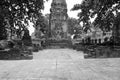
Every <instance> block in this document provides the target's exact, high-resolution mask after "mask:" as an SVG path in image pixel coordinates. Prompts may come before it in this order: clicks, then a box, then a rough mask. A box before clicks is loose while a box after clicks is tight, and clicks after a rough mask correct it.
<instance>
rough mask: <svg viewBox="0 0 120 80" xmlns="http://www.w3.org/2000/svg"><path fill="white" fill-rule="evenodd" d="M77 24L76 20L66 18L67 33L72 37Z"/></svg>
mask: <svg viewBox="0 0 120 80" xmlns="http://www.w3.org/2000/svg"><path fill="white" fill-rule="evenodd" d="M77 24H78V20H77V19H75V18H68V32H69V33H70V34H71V35H72V34H74V33H75V32H74V30H75V29H76V25H77Z"/></svg>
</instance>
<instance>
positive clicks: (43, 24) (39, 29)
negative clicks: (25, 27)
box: [35, 15, 49, 38]
mask: <svg viewBox="0 0 120 80" xmlns="http://www.w3.org/2000/svg"><path fill="white" fill-rule="evenodd" d="M48 27H49V21H48V18H47V16H43V15H42V16H40V17H39V18H38V20H37V21H36V27H35V29H36V32H35V36H36V37H37V38H42V37H44V38H45V37H46V36H47V31H48Z"/></svg>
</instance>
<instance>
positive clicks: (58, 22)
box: [50, 0, 68, 40]
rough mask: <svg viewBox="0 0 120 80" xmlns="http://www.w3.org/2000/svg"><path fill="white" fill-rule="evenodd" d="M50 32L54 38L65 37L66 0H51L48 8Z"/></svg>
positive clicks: (66, 33) (66, 32) (66, 31)
mask: <svg viewBox="0 0 120 80" xmlns="http://www.w3.org/2000/svg"><path fill="white" fill-rule="evenodd" d="M50 12H51V13H50V34H51V38H52V39H55V40H62V39H67V35H68V27H67V17H68V15H67V4H66V0H53V1H52V4H51V9H50Z"/></svg>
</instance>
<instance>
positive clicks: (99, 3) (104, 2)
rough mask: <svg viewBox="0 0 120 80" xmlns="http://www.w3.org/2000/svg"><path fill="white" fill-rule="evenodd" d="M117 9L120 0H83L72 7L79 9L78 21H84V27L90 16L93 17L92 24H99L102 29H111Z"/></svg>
mask: <svg viewBox="0 0 120 80" xmlns="http://www.w3.org/2000/svg"><path fill="white" fill-rule="evenodd" d="M119 9H120V0H83V2H82V3H81V4H76V5H74V7H73V8H72V10H80V13H79V14H78V16H79V21H80V22H81V21H82V22H83V23H84V27H86V25H89V22H90V19H91V18H95V20H94V22H93V23H94V25H99V27H100V28H101V29H102V30H103V31H109V30H111V28H112V27H111V26H112V25H113V23H114V20H115V18H116V16H117V15H118V13H119Z"/></svg>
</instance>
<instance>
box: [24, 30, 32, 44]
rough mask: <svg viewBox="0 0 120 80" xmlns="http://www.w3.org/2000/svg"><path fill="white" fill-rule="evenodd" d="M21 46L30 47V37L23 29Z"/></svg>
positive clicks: (27, 31)
mask: <svg viewBox="0 0 120 80" xmlns="http://www.w3.org/2000/svg"><path fill="white" fill-rule="evenodd" d="M22 41H23V44H24V45H26V46H31V45H32V41H31V36H30V35H29V30H27V29H25V30H24V35H23V37H22Z"/></svg>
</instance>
